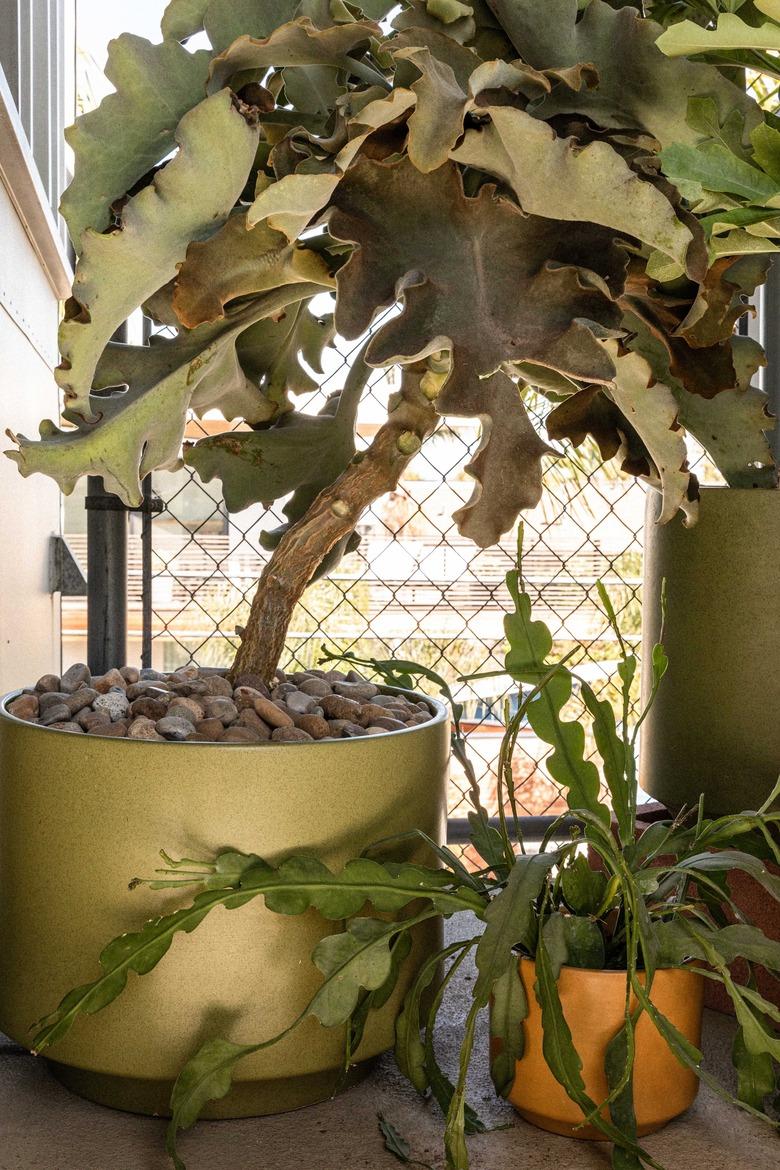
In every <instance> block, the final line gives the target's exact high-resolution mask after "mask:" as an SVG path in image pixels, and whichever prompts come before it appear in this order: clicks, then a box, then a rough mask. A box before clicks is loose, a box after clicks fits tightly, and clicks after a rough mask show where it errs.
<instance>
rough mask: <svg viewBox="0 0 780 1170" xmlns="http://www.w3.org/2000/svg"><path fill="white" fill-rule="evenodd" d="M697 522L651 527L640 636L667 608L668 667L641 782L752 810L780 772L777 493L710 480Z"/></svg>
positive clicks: (647, 634)
mask: <svg viewBox="0 0 780 1170" xmlns="http://www.w3.org/2000/svg"><path fill="white" fill-rule="evenodd" d="M701 495H702V498H701V507H700V517H699V522H698V524H696V525H695V526H694V527H693V528H691V529H686V528H684V527H683V525H682V523H681V522H680V520H679V519H676V520H673V521H672V522H671V523H670V524H666V525H663V526H659V525H658V524H657V523H656V520H657V516H658V511H659V507H660V501H659V498H658V497H657V496H656V495H655V493H653V494H651V495H650V496H649V498H648V507H647V515H646V525H645V577H644V606H643V625H642V628H643V636H644V655H643V658H644V663H645V674H644V678H643V690H644V693H645V696H647V694H649V689H650V677H649V661H650V649H651V647H652V645H653V644H654V643H655V642H656V641H657V640H658V638H659V635H660V629H661V612H660V610H661V604H660V598H661V583H662V581H663V580H664V579H665V580H666V595H667V609H666V620H665V624H664V631H663V643H664V646H665V647H666V650H667V653H668V656H669V670H668V673H667V675H666V677H665V678H664V681H663V685H662V686H661V688H660V690H659V693H658V697H657V699H656V702H655V705H654V707H653V709H652V711H651V713H650V715H649V717H648V718H647V720H646V722H645V723H644V724H643V726H642V742H641V765H640V783H641V785H642V787H643V788H644V789H645V791H647V792H649V793H651V795H653V796H654V797H656V798H657V799H658V800H660V801H662V802H663V803H664V804H665V805H667V807H668V808H670V809H672V810H676V809H679V808H680V806H681V805H683V804H687V805H692V804H695V803H696V802H697V801H698V799H699V793H702V792H703V793H704V795H705V801H706V812H707V814H708V815H710V816H718V815H722V814H726V813H734V812H738V811H740V810H742V809H749V808H756V807H757V806H758V805H760V804H761V803H762V801H764V800H765V799H766V797H767V796H768V794H769V793H770V792H771V790H772V788H773V787H774V785H775V783H776V782H777V778H778V774H779V773H780V491H771V490H765V491H762V490H748V489H737V488H720V487H709V488H707V487H705V488H703V489H702V493H701Z"/></svg>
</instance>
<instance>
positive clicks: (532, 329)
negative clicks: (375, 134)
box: [329, 159, 617, 414]
mask: <svg viewBox="0 0 780 1170" xmlns="http://www.w3.org/2000/svg"><path fill="white" fill-rule="evenodd" d="M332 205H333V208H334V210H333V211H332V212H331V214H330V218H329V228H330V232H331V234H332V235H333V236H334V237H335V238H336V239H338V240H344V241H349V242H352V243H355V244H357V245H358V248H357V249H356V251H355V252H354V253H353V254H352V256H351V257H350V259H349V261H348V262H347V264H346V265H344V267H343V268H341V269H340V270H339V273H338V277H337V284H338V302H337V307H336V326H337V329H338V331H339V332H340V333H341V334H342V335H343V336H345V337H348V338H354V337H359V336H360V335H361V334H363V333H364V332H365V331H366V330H367V329H368V327H369V325H370V324H371V322H372V320H373V317H374V315H375V313H376V312H377V311H378V310H379V309H381V308H385V307H388V306H390V305H392V304H393V303H395V301H396V300H399V299H400V300H401V301H402V303H403V311H402V312H401V313H400V314H399V315H398V316H397V317H394V318H392V319H391V320H390V321H389V322H388V323H387V324H384V325H383V326H382V327H381V328H380V329H379V330H378V331H377V332H376V333H375V335H374V337H373V338H372V341H371V344H370V346H369V348H368V351H367V360H368V361H369V362H371V363H372V364H375V365H391V364H393V363H395V362H398V361H400V362H408V361H411V360H415V359H417V358H421V357H424V356H427V355H428V354H431V353H434V352H437V351H440V350H451V351H452V359H453V369H452V373H451V375H450V377H449V379H448V380H447V383H446V384H445V386H444V389H443V390H442V391H441V394H440V396H439V399H438V402H437V409H438V410H439V411H440V413H442V414H446V413H448V412H450V411H451V412H454V413H459V414H468V413H479V412H480V408H481V404H482V398H483V396H482V392H481V389H480V385H479V381H480V378H481V377H482V376H484V375H487V374H492V373H494V372H495V371H496V370H497V369H498V367H499V366H500V365H501V364H502V363H503V362H506V361H524V360H525V361H535V362H538V363H539V364H540V365H542V366H545V367H552V368H554V369H557V370H559V371H561V372H563V373H566V374H570V375H572V376H574V377H578V378H584V379H587V380H590V381H594V382H609V381H610V380H611V378H612V376H613V373H614V365H613V363H612V361H611V359H610V357H609V355H608V353H607V351H606V350H605V348H604V346H603V345H602V344H601V343H600V341H599V340H597V337H596V336H595V335H594V329H595V330H598V331H603V330H604V329H609V327H610V326H612V325H613V324H615V322H616V318H615V313H614V305H613V304H612V302H611V301H610V299H609V298H608V297H607V296H606V295H605V293H604V292H603V291H601V289H599V288H596V287H595V284H596V281H595V280H594V281H593V284H587V283H586V281H585V279H583V274H582V273H581V272H580V271H579V270H578V269H577V268H575V267H573V266H567V261H569V258H570V257H571V256H572V255H575V256H576V255H581V252H578V247H581V246H582V242H583V234H582V233H586V234H588V235H589V236H592V234H593V233H594V232H595V233H597V234H598V232H599V231H600V229H598V228H594V227H592V226H590V225H578V228H575V229H573V228H572V227H571V225H570V224H560V223H558V222H557V221H555V220H551V219H541V218H538V217H534V216H526V215H523V213H522V212H520V210H519V209H518V208H517V207H515V206H514V204H512V203H510V202H509V201H508V200H505V199H501V198H498V197H496V195H495V192H494V190H492V189H491V188H490V187H483V188H482V189H481V191H480V192H479V194H478V195H477V197H476V198H474V199H470V198H467V197H466V196H465V194H464V192H463V187H462V183H461V179H460V175H459V173H458V170H457V167H456V166H455V165H454V164H449V165H447V166H443V167H439V169H438V170H436V171H433V172H432V173H431V174H427V175H423V174H420V172H419V171H417V170H416V168H415V167H414V166H413V165H412V164H411V162H409V160H408V159H403V160H402V161H401V162H398V163H383V162H375V161H372V160H367V159H359V160H358V161H357V162H356V163H354V164H353V166H352V167H351V168H350V170H349V171H348V173H347V174H346V175H345V176H344V178H343V179H342V181H341V183H340V184H339V185H338V187H337V188H336V191H335V192H334V194H333V197H332ZM601 243H602V245H603V246H602V248H601V249H600V252H599V262H602V261H604V260H605V259H606V260H607V262H613V263H614V260H613V253H614V252H617V249H614V248H611V241H610V240H609V238H608V236H607V235H606V234H605V235H604V236H603V237H602V239H601ZM590 254H592V252H591V253H590ZM592 322H599V323H600V325H597V326H593V327H592V328H591V327H590V324H589V323H592Z"/></svg>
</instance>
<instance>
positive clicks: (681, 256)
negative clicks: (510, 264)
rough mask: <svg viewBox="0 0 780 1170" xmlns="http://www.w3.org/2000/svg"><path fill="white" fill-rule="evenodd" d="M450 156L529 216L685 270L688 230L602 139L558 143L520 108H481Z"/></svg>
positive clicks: (659, 194)
mask: <svg viewBox="0 0 780 1170" xmlns="http://www.w3.org/2000/svg"><path fill="white" fill-rule="evenodd" d="M480 113H484V114H489V115H490V122H489V123H488V124H487V125H485V126H482V127H480V128H479V129H475V130H469V131H468V132H467V133H466V137H465V138H464V140H463V144H462V145H461V146H459V147H458V148H457V150H454V151H453V152H452V158H454V159H455V160H456V161H457V162H460V163H463V164H465V165H466V166H472V167H477V168H478V169H479V170H482V171H486V172H487V173H488V174H491V175H495V176H496V178H499V179H501V180H502V181H503V182H504V183H506V184H507V186H509V187H511V189H512V190H513V191H514V192H515V194H516V195H517V198H518V201H519V203H520V206H521V207H522V208H523V210H524V211H527V212H530V214H531V215H540V216H547V217H549V218H551V219H558V220H583V221H585V222H589V223H597V224H601V225H602V226H603V227H608V228H613V229H615V230H616V231H618V232H621V233H622V234H623V235H625V236H629V237H636V238H637V239H639V240H641V241H642V242H643V243H644V244H648V245H649V246H650V247H651V248H654V249H657V250H658V251H659V252H662V253H663V254H664V255H665V256H670V257H672V258H673V259H675V260H677V262H678V263H679V264H680V266H681V267H682V268H687V267H688V260H687V258H688V251H689V248H690V245H691V243H692V239H693V236H692V232H691V229H690V228H689V227H687V226H686V225H685V224H684V223H683V222H682V220H681V219H680V218H679V217H678V215H677V213H676V211H675V209H674V207H673V206H672V204H671V203H670V202H669V200H668V199H667V197H666V195H664V193H663V192H662V191H660V190H659V189H658V188H657V187H655V186H654V185H653V184H652V183H649V182H647V181H646V180H644V179H641V178H639V176H638V175H636V174H635V173H634V172H633V171H632V170H631V168H630V167H629V166H628V163H626V161H625V160H624V159H623V158H621V156H620V155H619V154H618V153H617V151H616V150H614V149H613V147H612V146H610V145H609V143H608V142H592V143H590V144H589V145H587V146H583V145H582V144H581V143H580V142H578V141H577V140H576V139H574V138H559V137H557V136H556V134H555V131H554V130H553V129H552V127H551V126H547V125H545V123H543V122H540V121H539V120H538V119H536V118H532V117H531V116H530V114H527V113H525V112H524V111H523V110H518V109H513V108H512V107H510V106H487V107H484V108H481V109H480Z"/></svg>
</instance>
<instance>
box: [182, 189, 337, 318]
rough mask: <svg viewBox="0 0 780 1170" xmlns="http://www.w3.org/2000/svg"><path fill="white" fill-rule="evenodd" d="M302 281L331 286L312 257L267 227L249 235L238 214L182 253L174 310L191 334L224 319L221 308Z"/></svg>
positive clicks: (324, 268)
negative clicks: (184, 256) (244, 297)
mask: <svg viewBox="0 0 780 1170" xmlns="http://www.w3.org/2000/svg"><path fill="white" fill-rule="evenodd" d="M301 281H307V282H311V283H315V284H321V285H322V286H323V288H329V287H332V286H333V285H334V281H333V280H332V278H331V277H330V275H329V273H328V265H327V264H326V262H325V260H324V259H323V258H322V256H320V255H319V254H318V253H317V252H313V251H311V249H308V248H297V247H294V246H293V245H291V244H289V243H288V241H287V239H286V238H285V237H284V236H283V235H281V234H280V233H279V232H275V231H273V230H272V229H271V228H270V227H268V226H267V225H266V224H258V226H257V227H255V228H253V229H251V230H248V228H247V222H246V211H245V210H238V211H235V212H234V213H233V214H232V215H231V216H230V218H229V219H228V221H227V223H225V224H224V225H223V227H221V228H220V230H219V231H218V232H216V233H215V234H214V235H213V236H211V237H210V238H209V239H208V240H204V241H198V240H195V241H194V242H193V243H191V244H190V246H189V247H188V248H187V255H186V258H185V260H184V263H183V264H182V265H181V266H180V268H179V274H178V276H177V278H176V288H175V292H174V294H173V308H174V310H175V312H176V316H177V317H178V318H179V320H180V321H181V323H182V324H183V325H184V326H185V327H186V328H187V329H195V328H196V327H197V326H198V325H203V324H205V323H207V322H210V321H216V320H218V319H219V318H220V317H224V315H225V305H226V304H227V303H228V302H229V301H232V300H235V298H236V297H243V296H249V295H250V294H252V293H260V292H265V291H267V290H268V289H272V288H279V287H280V286H281V285H285V284H296V283H298V282H301Z"/></svg>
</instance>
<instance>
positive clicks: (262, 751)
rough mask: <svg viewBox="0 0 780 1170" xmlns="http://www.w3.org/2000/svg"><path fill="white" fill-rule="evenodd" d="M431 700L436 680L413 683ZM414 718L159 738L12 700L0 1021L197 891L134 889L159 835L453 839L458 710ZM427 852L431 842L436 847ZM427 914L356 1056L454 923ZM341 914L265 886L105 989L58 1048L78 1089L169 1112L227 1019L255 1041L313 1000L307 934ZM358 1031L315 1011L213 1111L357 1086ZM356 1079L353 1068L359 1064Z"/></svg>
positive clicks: (5, 750)
mask: <svg viewBox="0 0 780 1170" xmlns="http://www.w3.org/2000/svg"><path fill="white" fill-rule="evenodd" d="M417 697H418V698H419V697H420V696H417ZM433 706H434V707H435V710H436V714H435V717H434V718H433V719H432V720H431V721H430V722H429V723H425V724H422V725H420V726H418V727H414V728H410V729H406V730H404V731H395V732H388V733H387V734H385V735H374V736H365V737H360V738H355V739H344V740H323V741H319V742H315V743H304V744H295V743H291V744H270V745H254V744H240V743H236V744H209V743H193V744H188V743H151V742H144V741H142V740H127V739H109V738H101V737H98V736H92V735H89V736H87V735H84V736H81V735H72V734H70V733H68V732H63V731H52V730H50V729H48V728H44V727H40V726H35V725H32V724H29V723H24V722H22V721H20V720H18V719H15V718H13V717H12V716H10V715H9V714H8V713H7V711H6V710H5V709H4V708H3V709H2V711H0V939H2V944H1V945H0V1032H5V1033H7V1034H8V1035H9V1036H11V1037H13V1039H15V1040H17V1041H18V1042H19V1043H22V1044H25V1043H29V1040H30V1027H31V1025H32V1024H33V1023H34V1022H35V1021H36V1020H38V1019H39V1018H40V1017H41V1016H42V1015H43V1014H45V1013H47V1012H49V1011H51V1010H52V1009H53V1008H54V1007H56V1005H57V1003H58V1002H59V1000H60V999H61V997H62V996H63V994H64V993H65V992H67V991H68V990H69V989H71V988H73V987H75V986H77V985H79V984H82V983H85V982H88V981H90V980H92V979H94V978H95V977H96V976H97V975H98V974H99V971H100V968H99V965H98V955H99V953H100V951H101V949H102V948H103V946H104V945H105V944H106V943H107V942H108V941H110V940H111V939H112V938H114V937H115V936H116V935H119V934H122V933H124V932H127V931H132V930H133V929H137V928H138V927H139V926H140V925H141V924H142V923H143V922H144V921H145V920H146V919H148V918H150V917H153V916H156V915H159V914H161V913H164V912H168V911H170V910H172V909H174V908H177V907H178V906H181V905H186V904H188V902H189V901H190V899H191V897H192V896H193V892H192V891H191V892H184V893H183V892H182V891H181V890H167V891H160V892H155V891H151V890H149V889H148V888H147V887H145V886H142V887H139V888H136V889H133V890H130V889H128V882H129V880H130V879H131V878H133V877H135V876H137V875H141V876H149V875H151V874H152V873H153V871H154V869H155V866H156V865H159V864H160V862H159V856H158V851H159V850H160V849H161V848H164V849H165V850H166V851H167V852H168V853H170V854H172V855H173V856H180V857H195V858H198V857H209V856H210V855H213V854H214V853H215V852H217V851H219V850H220V849H224V848H229V847H230V848H235V849H238V850H242V851H244V852H252V853H257V854H259V855H260V856H261V857H263V858H265V859H266V860H267V861H269V862H271V863H277V862H279V861H280V860H282V859H283V858H284V857H285V856H288V855H289V854H291V853H296V852H307V853H309V854H313V855H316V856H317V857H318V858H319V859H320V860H321V861H323V862H325V864H327V865H328V866H330V867H331V868H333V867H335V868H340V867H341V866H342V865H343V864H344V863H345V862H346V861H347V860H348V859H350V858H352V857H355V856H357V855H359V854H360V852H361V850H362V849H364V848H365V847H366V846H367V845H369V844H371V843H372V842H374V841H377V840H379V839H380V838H383V837H388V836H390V835H392V834H395V833H403V832H406V831H408V830H410V829H413V828H419V829H423V830H424V831H425V832H427V833H428V834H429V835H430V836H431V837H433V838H434V839H435V840H437V841H442V840H443V839H444V832H445V788H446V781H447V768H448V757H449V721H448V715H447V711H446V709H445V708H444V707H443V706H442V705H441V704H438V703H435V704H433ZM426 860H428V861H430V858H426ZM424 926H425V929H420V928H417V934H416V940H415V946H414V949H413V951H412V953H411V955H410V958H409V960H408V961H407V964H406V968H405V970H404V971H403V972H402V976H401V978H400V980H399V985H398V988H397V991H396V993H395V994H394V995H393V997H392V998H391V1000H390V1001H389V1002H388V1004H387V1005H386V1007H385V1008H384V1009H382V1011H381V1012H379V1013H377V1014H376V1015H375V1016H374V1017H373V1018H372V1019H371V1020H370V1022H369V1024H368V1026H367V1028H366V1034H365V1037H364V1040H363V1043H362V1045H361V1047H360V1050H359V1052H358V1061H359V1062H362V1063H359V1064H358V1068H357V1071H356V1073H355V1074H354V1076H355V1077H358V1076H359V1075H360V1072H361V1071H367V1068H368V1067H369V1065H368V1064H367V1063H366V1062H370V1059H371V1058H372V1057H374V1056H375V1055H377V1054H378V1053H380V1052H382V1051H383V1050H385V1049H387V1048H389V1047H391V1046H392V1043H393V1023H394V1016H395V1014H396V1013H397V1010H398V1005H399V1001H400V997H401V996H402V995H403V993H404V991H405V990H406V988H407V987H408V985H409V983H410V980H411V978H412V975H413V973H414V970H415V969H416V967H417V966H418V965H419V963H420V961H421V960H422V958H423V957H424V956H426V955H428V954H430V953H431V952H432V948H433V947H434V946H436V945H438V938H439V934H440V926H439V925H438V924H436V923H434V924H433V925H430V926H429V925H428V924H424ZM335 929H338V924H337V923H333V922H327V921H325V920H324V919H323V918H321V917H320V916H319V915H318V914H317V913H315V912H314V911H310V912H308V913H306V914H304V915H302V916H300V917H287V916H284V915H279V914H274V913H272V912H270V911H268V910H266V909H265V907H264V905H263V900H262V898H257V899H256V900H255V901H253V902H251V903H250V904H248V905H246V906H243V907H241V908H240V909H236V910H230V911H226V910H224V909H222V908H219V909H217V910H214V911H212V913H211V914H210V915H209V916H208V917H207V918H206V919H205V920H204V921H203V922H202V924H201V925H200V926H199V927H198V928H197V930H195V931H194V932H193V933H192V934H191V935H182V936H180V937H177V938H176V939H175V940H174V942H173V945H172V947H171V950H170V951H169V953H168V954H167V955H166V956H165V957H164V958H163V959H162V961H161V962H160V963H159V965H158V966H157V967H156V968H155V969H154V970H153V971H151V972H150V973H149V974H147V975H145V976H143V977H138V976H136V975H134V974H131V975H130V978H129V980H128V983H127V987H126V989H125V991H124V992H123V994H122V995H121V996H120V997H119V998H118V999H117V1000H116V1001H115V1002H114V1003H112V1004H111V1005H110V1006H109V1007H107V1008H106V1009H104V1010H103V1011H101V1012H99V1013H97V1014H96V1015H94V1016H91V1017H85V1018H83V1019H81V1020H80V1021H78V1022H77V1024H76V1025H75V1027H74V1028H73V1030H72V1031H71V1032H70V1033H69V1035H68V1036H67V1037H66V1038H65V1039H64V1040H62V1041H61V1042H60V1043H59V1044H58V1045H57V1046H56V1047H54V1048H52V1049H51V1050H50V1051H49V1053H47V1057H48V1058H50V1060H51V1061H52V1070H53V1071H54V1072H55V1075H57V1076H58V1077H59V1078H60V1079H61V1080H63V1081H64V1082H65V1084H67V1085H68V1086H69V1087H70V1088H72V1089H73V1090H75V1091H76V1092H77V1093H80V1094H81V1095H83V1096H85V1097H88V1098H90V1099H92V1100H95V1101H99V1102H101V1103H103V1104H107V1105H112V1106H115V1107H118V1108H121V1109H127V1110H130V1111H132V1112H139V1113H160V1114H165V1113H166V1112H167V1111H168V1100H169V1097H170V1090H171V1085H172V1082H173V1080H174V1079H175V1077H176V1076H177V1074H178V1072H179V1070H180V1069H181V1066H182V1064H183V1063H184V1062H185V1061H186V1060H187V1059H188V1058H189V1057H190V1056H192V1055H193V1053H194V1052H195V1050H196V1049H197V1047H198V1046H199V1044H201V1043H202V1042H203V1041H204V1040H205V1039H207V1038H209V1037H212V1036H219V1037H226V1038H229V1039H233V1040H236V1041H238V1042H242V1043H246V1042H256V1041H259V1040H263V1039H266V1038H269V1037H271V1036H274V1035H275V1034H276V1033H278V1032H280V1031H281V1030H282V1029H283V1028H284V1027H285V1026H286V1025H288V1024H289V1023H290V1022H291V1021H292V1020H294V1019H295V1017H296V1016H297V1015H298V1014H299V1013H300V1012H301V1011H302V1009H303V1008H304V1007H305V1006H306V1004H307V1003H308V1002H309V1000H310V998H311V997H312V995H313V994H314V992H315V991H316V989H317V987H318V986H319V983H320V981H321V976H320V974H319V972H318V971H317V969H316V968H315V967H314V965H313V963H312V962H311V958H310V956H311V952H312V950H313V949H314V947H315V945H316V943H317V942H318V941H319V939H320V938H322V937H323V936H324V935H325V934H330V933H333V931H334V930H335ZM343 1056H344V1034H343V1029H340V1028H334V1029H326V1028H323V1027H322V1026H321V1025H320V1024H319V1023H318V1022H317V1021H316V1020H314V1019H312V1018H308V1019H306V1020H305V1021H304V1022H303V1023H302V1024H301V1025H300V1026H299V1027H298V1028H297V1029H295V1031H294V1032H293V1033H292V1034H291V1035H290V1036H289V1037H288V1038H287V1039H286V1040H284V1041H283V1042H282V1043H280V1044H278V1045H276V1046H275V1047H273V1048H271V1049H269V1050H267V1051H265V1052H260V1053H257V1054H255V1055H254V1056H252V1057H249V1058H247V1059H246V1060H244V1061H243V1062H241V1063H240V1064H239V1065H238V1066H237V1069H236V1077H235V1082H234V1089H233V1091H232V1092H231V1093H230V1094H229V1095H228V1096H227V1098H225V1099H224V1100H223V1101H219V1102H215V1103H213V1104H212V1105H211V1106H210V1107H209V1109H208V1110H207V1112H206V1115H207V1116H212V1117H215V1116H219V1117H228V1116H234V1117H235V1116H248V1115H259V1114H263V1113H271V1112H281V1111H283V1110H287V1109H294V1108H297V1107H298V1106H301V1105H306V1104H309V1103H311V1102H313V1101H317V1100H322V1099H324V1098H326V1097H328V1096H330V1095H331V1094H332V1093H333V1091H334V1090H335V1089H336V1088H337V1087H338V1086H340V1085H341V1084H343V1078H342V1076H341V1071H340V1070H341V1067H342V1064H343ZM353 1079H354V1078H353Z"/></svg>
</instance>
